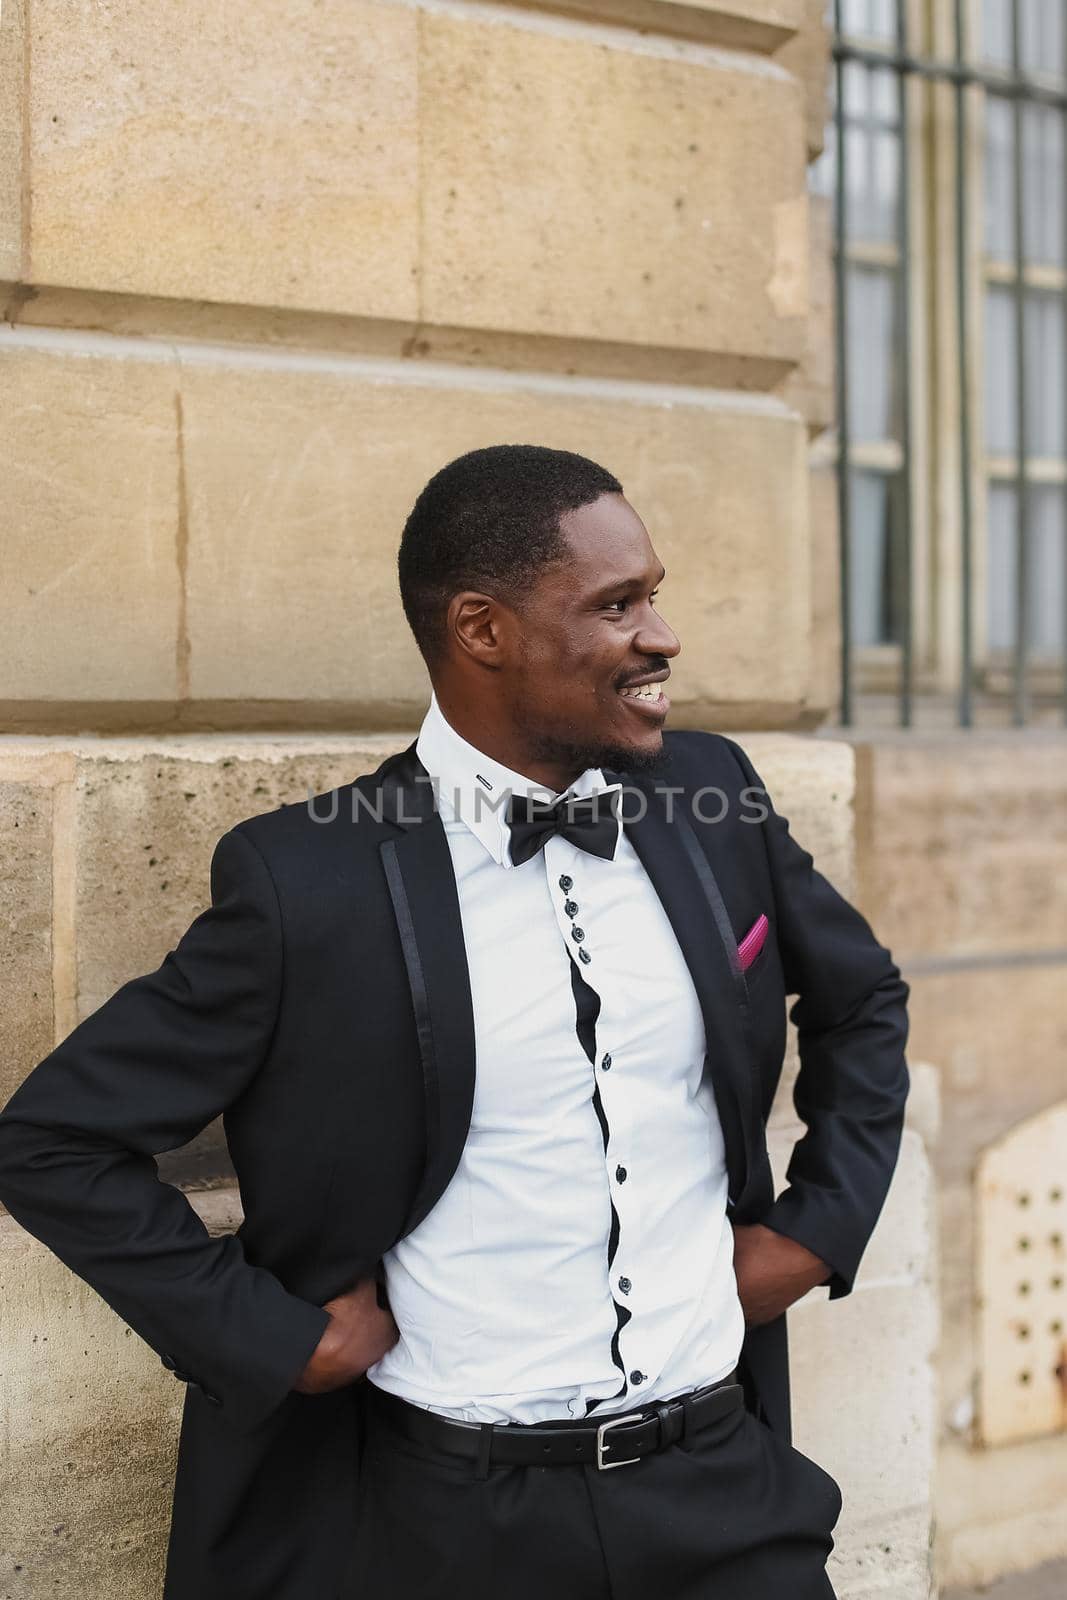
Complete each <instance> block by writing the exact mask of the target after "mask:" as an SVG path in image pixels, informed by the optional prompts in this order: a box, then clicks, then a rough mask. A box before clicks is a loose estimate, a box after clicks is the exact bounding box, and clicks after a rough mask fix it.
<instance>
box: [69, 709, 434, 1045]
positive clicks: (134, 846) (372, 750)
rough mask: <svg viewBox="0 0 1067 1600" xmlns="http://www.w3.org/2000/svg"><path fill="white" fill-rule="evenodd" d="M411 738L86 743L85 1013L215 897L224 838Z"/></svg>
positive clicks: (149, 961) (146, 966)
mask: <svg viewBox="0 0 1067 1600" xmlns="http://www.w3.org/2000/svg"><path fill="white" fill-rule="evenodd" d="M407 743H408V740H407V739H404V740H399V741H398V740H397V739H396V738H392V739H368V740H346V741H344V742H343V743H342V741H340V740H324V741H315V742H314V743H311V742H309V741H307V740H298V739H290V740H275V741H259V740H257V741H241V742H239V743H238V744H236V745H235V744H232V743H231V744H229V745H228V747H227V753H226V754H225V755H223V753H222V752H221V751H220V749H219V748H218V745H217V744H214V743H213V742H212V741H207V740H199V741H198V740H195V739H192V738H179V739H176V740H168V741H166V743H165V744H162V745H161V744H158V743H157V744H156V745H155V747H154V748H153V747H152V745H151V743H146V742H144V741H139V740H127V741H112V742H110V743H109V745H108V748H107V752H106V753H102V754H100V755H99V756H97V755H94V754H93V753H92V752H91V751H90V750H88V749H87V748H86V747H85V746H83V747H81V749H80V751H79V759H78V773H77V781H76V790H77V824H76V826H77V867H76V872H77V881H76V900H75V907H76V913H75V914H76V920H77V928H78V963H77V971H78V1015H79V1019H80V1018H81V1017H84V1016H87V1015H88V1014H89V1013H90V1012H91V1011H95V1010H96V1008H97V1007H98V1006H99V1005H101V1004H102V1003H103V1001H104V1000H106V999H107V998H108V996H109V995H110V994H112V993H113V992H114V991H115V989H117V988H118V986H119V984H121V983H125V981H126V980H127V978H131V977H134V976H135V975H136V974H138V973H141V972H149V971H151V970H153V968H154V967H157V966H158V965H159V963H160V962H161V961H162V959H163V957H164V956H165V955H166V953H167V951H168V950H170V949H173V947H174V945H175V944H176V942H177V940H178V939H179V938H180V937H181V935H182V933H184V931H185V929H186V928H187V927H188V925H189V923H190V922H191V921H192V919H193V917H195V916H196V915H197V914H198V913H199V912H200V911H201V910H202V909H203V908H204V907H205V906H206V905H207V904H208V903H209V901H210V883H209V872H208V869H209V867H210V863H211V855H212V852H213V850H214V848H215V844H216V842H217V840H218V839H219V838H220V836H221V835H222V834H223V833H225V832H226V830H227V829H228V828H231V827H233V825H234V824H235V823H237V822H240V821H241V820H242V819H243V818H245V817H251V816H257V815H259V814H260V813H262V812H264V811H273V810H275V809H277V807H278V806H279V805H282V804H285V803H292V802H297V801H301V800H304V799H306V798H307V796H308V795H309V794H312V795H314V794H321V793H323V792H324V791H325V790H327V789H329V788H332V787H333V786H334V785H335V784H339V783H348V782H350V781H351V780H352V779H353V778H355V777H357V776H358V775H359V774H360V773H362V772H369V771H373V770H374V768H375V767H377V766H378V765H379V764H380V763H381V762H382V761H383V760H384V759H385V757H386V756H387V755H389V754H392V753H393V752H394V751H395V750H397V749H402V748H403V746H404V745H405V744H407Z"/></svg>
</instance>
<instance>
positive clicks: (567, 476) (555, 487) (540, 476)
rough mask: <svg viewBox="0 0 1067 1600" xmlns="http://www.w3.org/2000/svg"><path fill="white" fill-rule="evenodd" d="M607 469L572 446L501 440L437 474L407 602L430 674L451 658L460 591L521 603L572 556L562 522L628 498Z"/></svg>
mask: <svg viewBox="0 0 1067 1600" xmlns="http://www.w3.org/2000/svg"><path fill="white" fill-rule="evenodd" d="M621 493H622V485H621V484H620V483H619V480H618V479H617V478H616V477H613V475H612V474H611V473H610V472H608V471H607V470H606V469H605V468H604V467H599V466H597V464H596V462H595V461H589V460H588V459H587V458H586V457H585V456H579V455H575V454H573V452H572V451H570V450H549V449H547V448H546V447H545V446H543V445H537V444H496V445H490V446H489V447H488V448H486V449H484V450H471V451H469V452H468V453H467V454H466V455H463V456H458V457H457V458H456V460H455V461H450V462H449V463H448V465H447V466H446V467H442V468H441V470H440V472H437V473H435V474H434V476H433V477H432V478H431V479H430V481H429V483H428V484H427V485H426V487H425V489H423V491H422V493H421V494H420V495H419V498H418V499H417V500H416V502H415V505H414V508H413V509H412V512H411V515H410V516H409V517H408V520H407V522H406V523H405V525H404V533H403V537H402V538H401V541H400V552H399V555H398V558H397V566H398V569H399V573H400V598H401V601H402V602H403V606H404V614H405V616H406V617H407V619H408V623H409V625H410V628H411V631H412V633H413V634H414V635H415V643H416V644H417V645H418V647H419V650H420V651H421V653H422V657H423V659H424V661H425V662H426V665H427V666H428V667H429V668H430V670H431V671H433V669H434V668H435V667H437V666H438V665H440V663H441V661H442V660H443V658H444V655H445V648H446V646H445V617H446V615H447V612H448V603H449V601H450V600H451V598H452V596H453V595H454V594H456V593H458V591H459V590H461V589H477V590H481V591H482V592H484V593H486V594H492V595H495V596H496V597H497V598H498V599H501V600H503V601H505V602H506V603H507V604H508V605H512V606H515V607H518V605H519V604H520V603H521V601H522V599H523V597H524V595H525V594H527V593H528V592H529V590H530V589H531V588H532V587H533V585H534V584H535V583H536V581H537V579H538V578H539V577H540V575H541V574H542V573H543V571H544V569H545V567H546V566H548V565H549V564H550V563H552V562H554V561H561V560H563V559H564V558H565V557H566V556H567V554H568V550H567V546H566V543H565V541H564V538H563V535H562V533H561V532H560V526H559V523H560V518H561V517H562V516H564V515H565V514H566V512H568V511H576V510H577V509H578V507H579V506H585V505H589V504H591V503H592V501H594V500H597V499H599V498H600V496H601V495H602V494H621Z"/></svg>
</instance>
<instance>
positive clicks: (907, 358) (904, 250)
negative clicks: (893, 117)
mask: <svg viewBox="0 0 1067 1600" xmlns="http://www.w3.org/2000/svg"><path fill="white" fill-rule="evenodd" d="M905 10H906V5H905V0H897V48H898V50H899V52H900V53H901V54H903V53H904V51H905V49H906V46H907V19H906V16H905ZM897 120H898V127H897V151H898V169H897V270H896V275H895V280H894V281H895V285H896V296H897V339H896V343H895V347H894V350H893V361H894V365H895V367H896V381H897V394H898V395H899V397H900V453H901V459H900V471H899V475H898V477H899V482H898V484H897V494H896V495H895V496H894V510H895V512H896V515H895V516H894V518H893V527H894V529H895V531H896V540H895V543H896V551H895V560H894V562H893V571H894V573H895V574H896V575H897V577H896V582H895V584H894V587H895V588H896V591H897V604H896V606H895V607H894V611H895V620H896V621H897V624H898V626H899V628H900V634H901V638H900V654H901V659H900V726H901V727H902V728H909V727H910V726H911V720H912V677H913V671H914V660H913V650H912V639H913V628H912V614H911V612H912V593H911V554H912V552H911V531H912V530H911V497H912V475H911V474H912V448H911V218H910V215H909V207H910V198H911V183H910V163H909V159H908V157H909V149H908V144H909V141H908V77H907V74H906V73H903V72H901V73H899V74H898V76H897Z"/></svg>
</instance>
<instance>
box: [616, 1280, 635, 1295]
mask: <svg viewBox="0 0 1067 1600" xmlns="http://www.w3.org/2000/svg"><path fill="white" fill-rule="evenodd" d="M619 1288H620V1289H621V1290H622V1292H623V1294H629V1292H630V1290H631V1289H632V1288H633V1284H632V1283H631V1282H630V1280H629V1278H620V1279H619Z"/></svg>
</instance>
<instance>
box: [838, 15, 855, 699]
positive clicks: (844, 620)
mask: <svg viewBox="0 0 1067 1600" xmlns="http://www.w3.org/2000/svg"><path fill="white" fill-rule="evenodd" d="M834 26H835V28H836V29H837V30H838V31H840V28H841V0H834ZM847 70H848V68H847V67H846V65H845V63H844V61H842V60H838V61H837V63H836V65H835V68H834V90H835V103H834V130H835V134H834V137H835V139H836V141H837V170H836V174H835V177H836V185H835V201H836V212H835V216H834V245H835V257H834V347H835V348H834V354H835V360H836V367H837V371H836V374H835V384H836V389H837V522H838V546H839V557H840V574H841V579H840V581H841V722H842V725H843V726H844V727H846V728H847V727H848V726H849V725H850V723H851V722H852V518H851V484H850V481H849V477H850V466H851V463H850V458H849V457H850V448H849V447H850V439H849V425H848V338H847V300H848V288H847V274H848V253H847V252H848V226H847V223H848V218H847V208H848V185H847V182H846V177H847V164H848V158H847V153H846V144H845V73H846V72H847Z"/></svg>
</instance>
